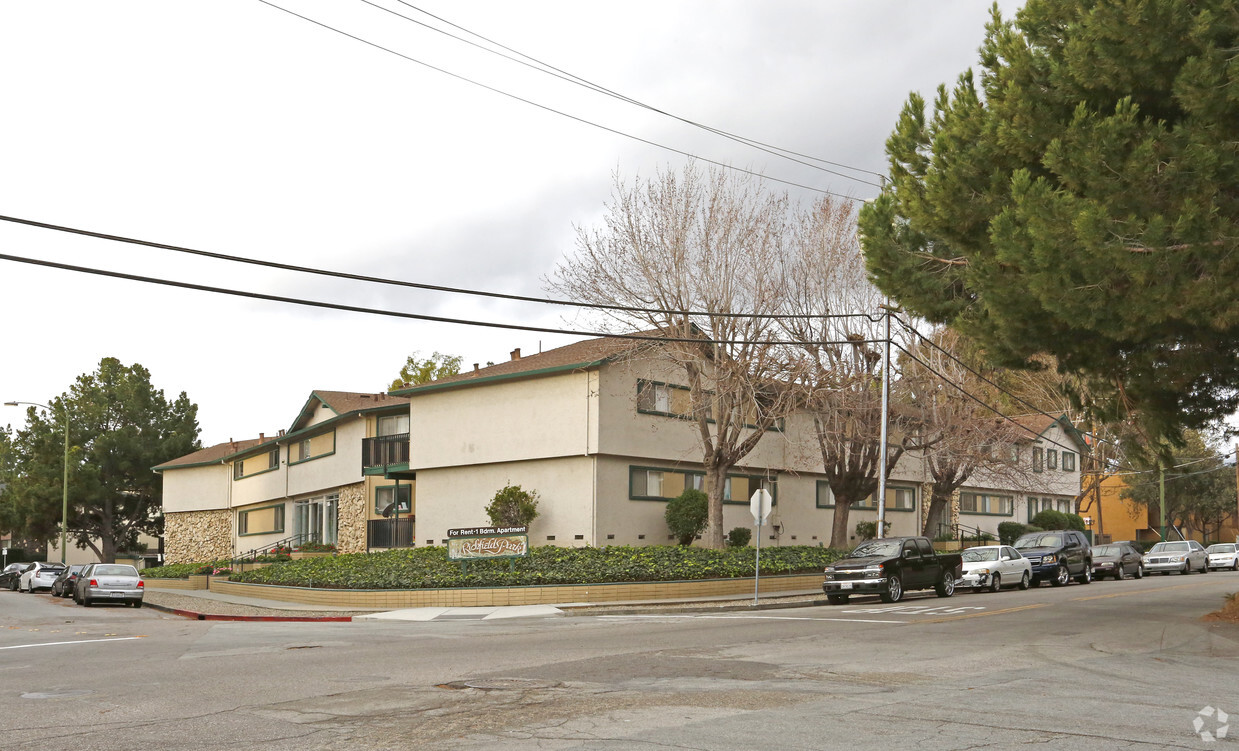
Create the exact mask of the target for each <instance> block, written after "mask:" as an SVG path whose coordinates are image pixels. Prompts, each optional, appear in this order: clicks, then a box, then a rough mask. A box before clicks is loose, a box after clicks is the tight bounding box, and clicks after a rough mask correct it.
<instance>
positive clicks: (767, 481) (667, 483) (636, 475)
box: [628, 467, 778, 504]
mask: <svg viewBox="0 0 1239 751" xmlns="http://www.w3.org/2000/svg"><path fill="white" fill-rule="evenodd" d="M705 479H706V478H705V474H704V473H701V472H681V471H675V470H670V469H657V468H653V467H629V468H628V488H629V490H628V497H629V498H634V499H638V500H660V501H661V500H670V499H672V498H676V497H678V496H679V495H680V494H681V493H683V492H684V491H685V489H687V488H692V489H693V490H700V491H702V492H705ZM758 488H765V489H766V490H767V491H769V492H770V496H771V503H775V502H777V499H778V482H777V481H776V480H775V479H774V478H767V477H764V476H761V475H739V474H737V475H728V476H727V478H726V479H725V481H724V485H723V502H724V503H730V504H740V503H744V504H747V503H748V502H749V498H750V496H751V495H752V494H753V492H754V491H756V490H757V489H758Z"/></svg>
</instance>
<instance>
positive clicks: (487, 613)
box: [146, 588, 826, 622]
mask: <svg viewBox="0 0 1239 751" xmlns="http://www.w3.org/2000/svg"><path fill="white" fill-rule="evenodd" d="M146 604H147V605H148V606H149V607H153V608H157V609H159V610H164V611H167V612H172V613H176V614H177V615H183V616H186V617H191V618H197V619H199V620H264V621H267V620H281V621H282V620H290V621H292V620H295V621H313V620H322V621H345V620H356V621H420V622H426V621H448V620H498V619H504V618H530V617H541V618H544V617H553V616H562V615H593V614H604V613H605V614H611V615H625V614H635V613H660V612H661V613H665V612H676V611H679V612H700V611H710V612H715V611H727V610H754V609H762V610H764V609H773V608H787V607H808V606H813V605H824V604H826V602H825V596H824V595H823V594H822V592H821V591H820V590H803V591H791V592H775V593H771V594H762V595H761V596H760V598H759V604H756V605H755V604H754V602H753V596H752V595H728V596H715V597H691V598H683V599H677V600H631V601H620V602H567V603H557V604H554V605H514V606H508V607H462V608H442V607H437V608H405V609H400V610H392V611H384V612H375V611H367V610H357V609H350V608H345V607H338V606H329V605H307V604H304V603H294V602H283V601H280V600H267V599H263V598H260V597H241V596H236V595H224V594H219V593H216V592H211V591H210V590H158V589H154V588H152V589H151V590H149V591H147V593H146Z"/></svg>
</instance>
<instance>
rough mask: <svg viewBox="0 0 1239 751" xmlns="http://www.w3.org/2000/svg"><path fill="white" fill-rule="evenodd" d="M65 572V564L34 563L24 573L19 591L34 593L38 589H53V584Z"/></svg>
mask: <svg viewBox="0 0 1239 751" xmlns="http://www.w3.org/2000/svg"><path fill="white" fill-rule="evenodd" d="M64 570H65V565H64V564H63V563H43V562H42V561H39V562H37V563H32V564H30V566H29V567H28V568H27V569H26V570H25V571H23V572H22V576H21V583H20V584H19V585H18V587H17V588H18V589H19V590H21V591H23V592H33V591H35V590H36V589H48V590H50V589H51V588H52V582H54V581H56V577H57V576H60V572H61V571H64Z"/></svg>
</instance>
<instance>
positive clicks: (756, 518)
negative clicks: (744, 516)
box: [749, 488, 773, 605]
mask: <svg viewBox="0 0 1239 751" xmlns="http://www.w3.org/2000/svg"><path fill="white" fill-rule="evenodd" d="M772 500H773V499H772V498H771V497H770V491H769V490H766V489H765V488H758V489H757V490H755V491H754V492H753V497H752V498H750V499H749V511H751V512H752V513H753V523H754V524H756V525H757V560H756V561H755V565H754V569H753V605H757V588H758V583H759V582H760V581H761V527H762V525H763V524H765V523H766V517H768V516H770V502H771V501H772Z"/></svg>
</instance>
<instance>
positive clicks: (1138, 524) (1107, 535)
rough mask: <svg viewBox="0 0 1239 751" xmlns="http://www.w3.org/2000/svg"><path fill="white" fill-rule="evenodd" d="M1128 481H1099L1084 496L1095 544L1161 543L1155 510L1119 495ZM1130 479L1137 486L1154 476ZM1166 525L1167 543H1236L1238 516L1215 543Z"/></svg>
mask: <svg viewBox="0 0 1239 751" xmlns="http://www.w3.org/2000/svg"><path fill="white" fill-rule="evenodd" d="M1226 471H1232V470H1226ZM1132 477H1133V475H1111V476H1109V477H1106V478H1105V479H1104V480H1102V482H1101V486H1100V489H1099V491H1097V492H1094V493H1090V494H1087V496H1088V499H1087V501H1086V503H1087V514H1088V521H1089V522H1090V524H1089V529H1091V530H1093V534H1094V537H1095V539H1097V540H1099V541H1118V540H1135V541H1136V542H1139V543H1142V544H1146V545H1151V544H1153V543H1155V542H1158V541H1160V540H1161V526H1160V525H1161V519H1160V513H1159V510H1158V508H1157V506H1152V507H1146V506H1144V505H1143V504H1140V503H1136V502H1135V501H1131V500H1128V499H1126V498H1124V497H1123V491H1124V490H1125V489H1126V488H1127V480H1128V479H1131V478H1132ZM1134 477H1135V478H1137V479H1138V481H1139V482H1155V481H1156V478H1157V475H1156V473H1151V474H1142V475H1134ZM1150 478H1152V479H1150ZM1168 487H1169V492H1174V488H1173V486H1168ZM1166 525H1167V530H1166V537H1167V538H1168V539H1171V540H1179V539H1188V540H1196V541H1197V542H1200V543H1203V544H1209V543H1212V542H1218V541H1219V540H1220V541H1223V542H1234V541H1239V512H1233V513H1231V515H1230V518H1229V519H1227V520H1225V521H1224V522H1222V528H1221V530H1220V531H1219V533H1218V538H1217V539H1216V540H1206V539H1205V538H1204V535H1203V534H1201V533H1200V532H1197V531H1194V530H1192V529H1191V528H1189V527H1188V526H1187V525H1184V524H1182V523H1181V522H1180V520H1177V519H1172V518H1167V519H1166Z"/></svg>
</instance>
